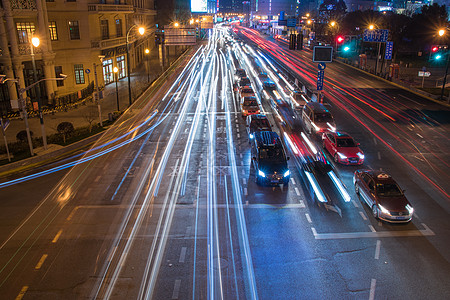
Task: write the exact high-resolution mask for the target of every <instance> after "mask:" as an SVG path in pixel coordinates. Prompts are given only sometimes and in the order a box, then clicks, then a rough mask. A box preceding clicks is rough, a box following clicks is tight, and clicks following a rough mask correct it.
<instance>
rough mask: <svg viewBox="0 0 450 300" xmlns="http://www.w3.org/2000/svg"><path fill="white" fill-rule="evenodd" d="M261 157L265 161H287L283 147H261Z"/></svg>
mask: <svg viewBox="0 0 450 300" xmlns="http://www.w3.org/2000/svg"><path fill="white" fill-rule="evenodd" d="M259 158H260V159H261V160H265V161H272V162H277V161H280V162H282V161H285V158H284V153H283V149H282V148H281V147H277V148H275V147H270V148H261V149H260V151H259Z"/></svg>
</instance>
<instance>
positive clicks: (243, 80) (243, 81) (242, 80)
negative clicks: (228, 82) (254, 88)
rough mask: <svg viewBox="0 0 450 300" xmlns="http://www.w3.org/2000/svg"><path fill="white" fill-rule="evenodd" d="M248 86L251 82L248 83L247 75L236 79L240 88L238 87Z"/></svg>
mask: <svg viewBox="0 0 450 300" xmlns="http://www.w3.org/2000/svg"><path fill="white" fill-rule="evenodd" d="M246 85H247V86H250V85H251V83H250V78H248V77H241V78H240V79H239V80H238V87H239V88H240V87H242V86H246Z"/></svg>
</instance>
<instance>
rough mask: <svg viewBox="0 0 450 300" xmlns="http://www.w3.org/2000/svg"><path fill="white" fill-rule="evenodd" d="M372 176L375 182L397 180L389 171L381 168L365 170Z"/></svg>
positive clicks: (392, 181)
mask: <svg viewBox="0 0 450 300" xmlns="http://www.w3.org/2000/svg"><path fill="white" fill-rule="evenodd" d="M363 172H364V173H367V174H369V175H370V177H372V178H373V179H374V181H375V183H396V182H395V180H394V179H393V178H392V177H391V175H389V174H388V173H386V172H384V171H380V170H363Z"/></svg>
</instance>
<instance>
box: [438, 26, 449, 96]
mask: <svg viewBox="0 0 450 300" xmlns="http://www.w3.org/2000/svg"><path fill="white" fill-rule="evenodd" d="M446 33H447V30H446V29H440V30H439V31H438V34H439V36H440V37H443V36H444V35H445V34H446ZM446 54H447V65H446V67H445V75H444V80H443V82H442V89H441V98H440V99H441V100H444V90H445V84H446V83H447V74H448V64H449V61H450V55H449V53H448V51H447V53H446ZM447 102H449V103H450V97H448V99H447Z"/></svg>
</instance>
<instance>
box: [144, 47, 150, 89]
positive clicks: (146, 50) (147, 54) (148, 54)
mask: <svg viewBox="0 0 450 300" xmlns="http://www.w3.org/2000/svg"><path fill="white" fill-rule="evenodd" d="M144 52H145V55H146V56H147V83H149V82H150V63H149V57H150V50H149V49H148V48H147V49H145V51H144Z"/></svg>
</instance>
